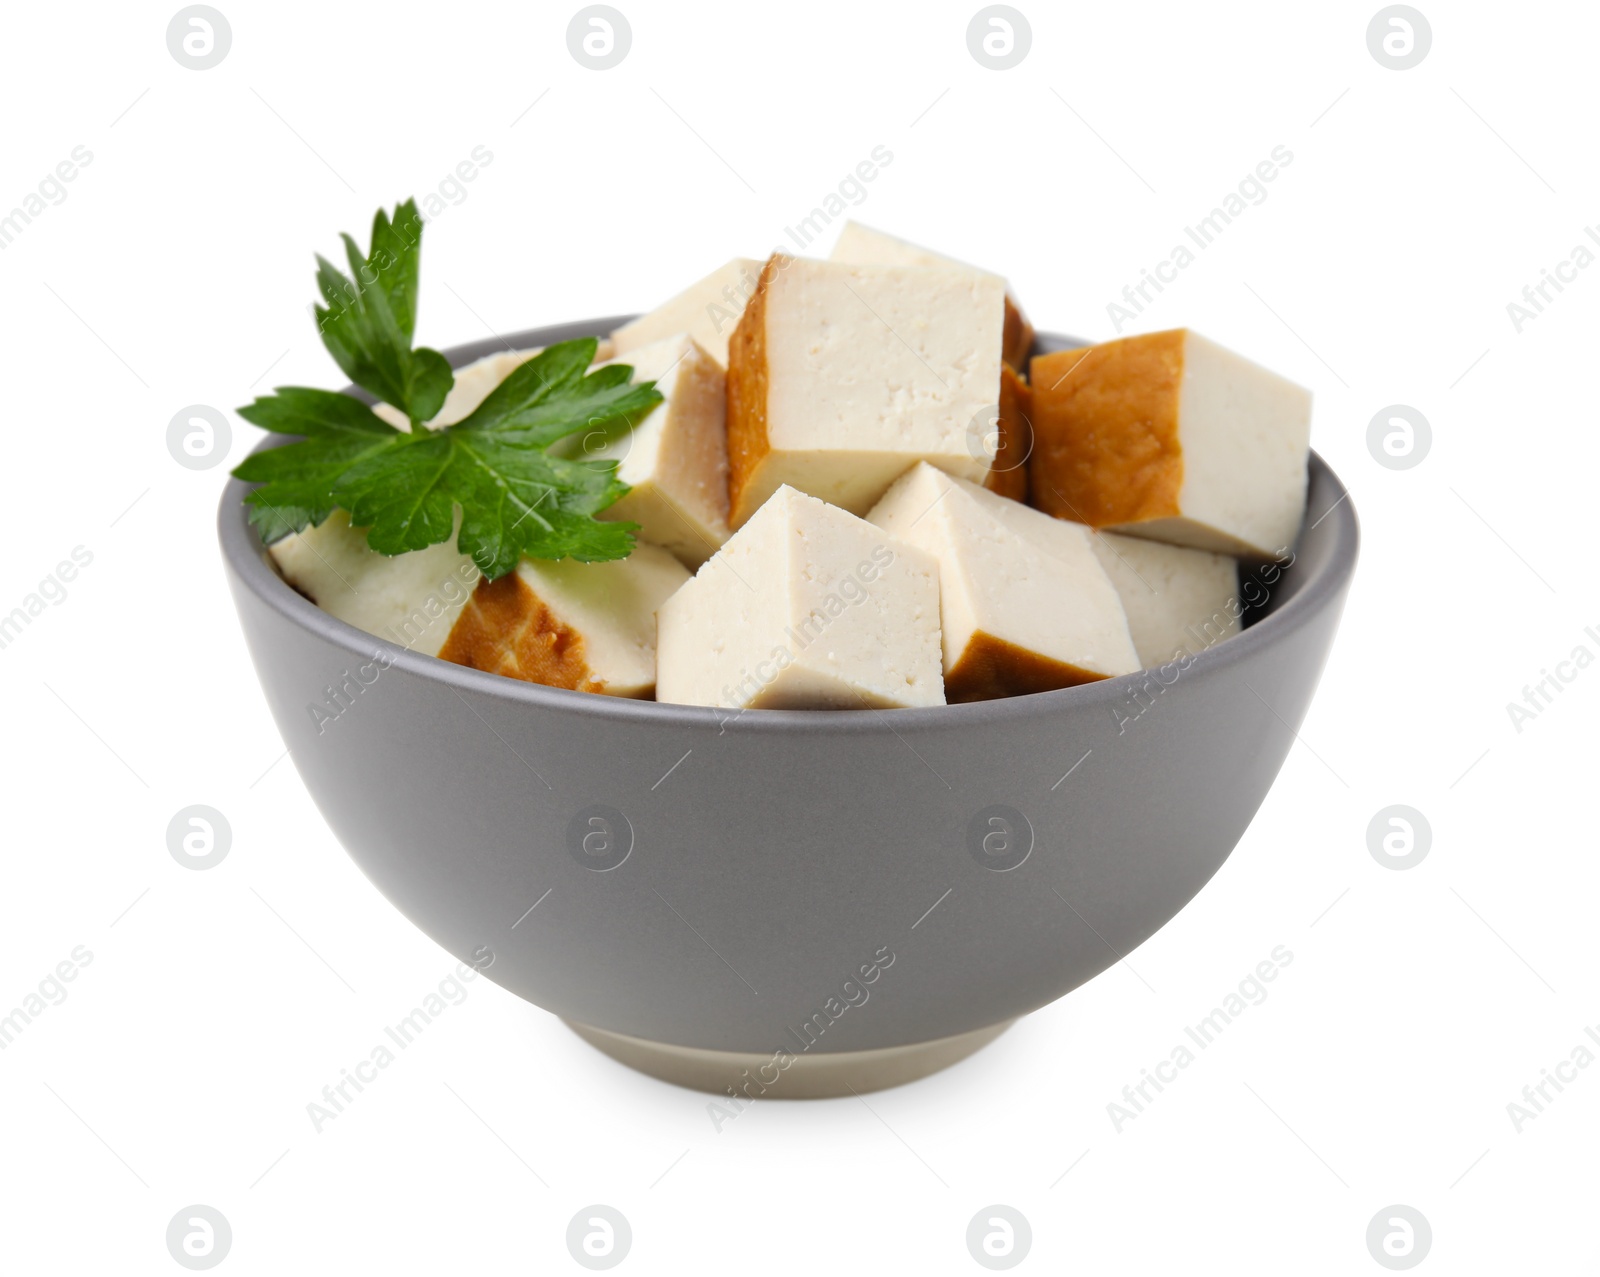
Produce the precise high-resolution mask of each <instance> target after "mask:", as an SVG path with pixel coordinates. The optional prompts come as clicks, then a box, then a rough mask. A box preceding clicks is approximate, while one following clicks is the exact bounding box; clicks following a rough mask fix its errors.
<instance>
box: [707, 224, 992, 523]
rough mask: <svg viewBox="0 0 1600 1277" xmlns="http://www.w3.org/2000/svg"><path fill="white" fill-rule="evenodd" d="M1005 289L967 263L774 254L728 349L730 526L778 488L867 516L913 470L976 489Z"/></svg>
mask: <svg viewBox="0 0 1600 1277" xmlns="http://www.w3.org/2000/svg"><path fill="white" fill-rule="evenodd" d="M1004 307H1005V290H1004V287H1003V285H1002V282H1001V281H1000V280H999V278H998V277H995V276H988V275H983V274H981V273H979V272H975V271H973V270H971V269H969V268H966V267H912V266H847V265H842V264H840V263H837V262H814V261H806V260H804V259H801V258H788V257H784V256H783V255H782V254H776V255H774V256H773V257H772V258H771V259H770V260H769V261H768V262H767V265H766V267H765V268H764V269H763V270H762V273H761V282H760V285H759V287H758V288H757V290H756V295H755V296H754V297H753V298H752V299H751V301H750V304H749V306H747V307H746V308H745V313H744V318H743V319H741V320H740V321H739V327H738V329H737V330H736V331H735V333H734V338H733V342H732V343H731V345H730V346H729V348H728V349H729V356H728V358H729V363H728V474H729V478H728V494H729V506H730V514H729V523H730V524H731V525H732V526H733V527H734V528H738V527H739V526H740V525H741V524H743V523H744V521H745V520H746V519H748V518H750V516H751V515H752V514H754V513H755V512H756V510H757V509H758V508H760V506H761V503H762V502H763V501H765V500H766V499H767V498H768V497H769V496H770V495H771V494H772V493H774V492H775V491H777V490H778V488H779V487H781V486H782V485H784V484H789V485H790V486H791V487H795V488H798V489H800V491H802V492H806V493H809V494H811V495H812V496H815V497H820V498H821V499H822V500H824V501H827V502H829V503H830V504H832V505H836V506H839V507H840V508H841V509H844V510H848V511H850V512H851V513H852V514H865V513H866V512H867V511H868V510H869V509H871V508H872V505H873V503H874V502H876V501H877V499H878V498H879V497H881V496H882V495H883V494H884V492H885V491H886V490H887V489H888V487H889V485H890V484H891V483H893V482H894V481H895V480H896V479H897V478H899V477H900V475H902V474H903V473H904V472H905V471H906V470H907V469H909V468H910V467H911V466H913V465H915V464H916V463H917V462H918V461H931V462H933V463H934V464H935V465H937V466H939V467H940V468H941V469H944V470H947V471H949V472H950V473H952V474H955V475H958V476H959V477H961V478H965V479H972V480H974V481H975V482H982V481H983V479H984V477H985V476H986V475H987V474H988V472H989V457H988V455H987V454H985V452H984V451H983V447H982V440H983V431H984V429H986V428H987V427H986V425H985V426H982V427H981V428H978V429H975V428H974V426H975V423H979V422H986V421H987V418H988V417H989V416H990V414H991V413H992V409H993V406H994V404H995V401H996V397H997V396H998V394H999V391H1000V368H1001V358H1000V335H1001V324H1002V314H1003V311H1004Z"/></svg>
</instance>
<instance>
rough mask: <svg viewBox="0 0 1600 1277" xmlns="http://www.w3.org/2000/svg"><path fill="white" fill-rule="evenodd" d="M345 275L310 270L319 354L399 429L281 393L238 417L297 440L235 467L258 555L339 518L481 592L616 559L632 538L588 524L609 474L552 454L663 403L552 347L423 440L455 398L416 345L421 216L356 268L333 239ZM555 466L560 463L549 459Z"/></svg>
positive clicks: (609, 489) (406, 221)
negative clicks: (487, 586) (477, 575)
mask: <svg viewBox="0 0 1600 1277" xmlns="http://www.w3.org/2000/svg"><path fill="white" fill-rule="evenodd" d="M344 244H345V251H346V256H347V257H348V259H349V263H350V271H351V273H350V274H349V275H346V274H344V273H343V272H342V271H340V270H339V269H338V268H337V267H335V266H333V265H332V264H331V263H329V262H328V261H326V260H324V259H323V258H321V257H318V258H317V288H318V291H319V292H321V294H322V297H323V300H324V301H325V302H326V303H327V304H326V306H319V307H318V308H317V311H316V314H317V326H318V329H319V331H320V332H321V334H322V342H323V345H325V346H326V347H327V348H328V351H329V353H330V354H332V355H333V357H334V359H335V361H337V363H338V364H339V367H340V368H342V369H343V370H344V372H345V375H346V376H348V377H349V378H350V380H351V381H353V382H354V383H355V384H356V385H357V386H359V387H361V388H362V389H363V390H365V391H367V392H368V393H369V394H371V395H373V396H374V397H375V398H377V399H380V400H382V401H384V402H385V403H388V404H391V405H393V406H394V407H395V408H397V409H399V410H400V411H401V412H402V413H404V414H405V416H406V417H407V418H408V420H409V421H410V423H411V427H412V428H411V429H410V430H396V429H395V428H394V427H393V426H391V425H390V424H389V423H388V422H386V421H385V420H383V418H381V417H379V416H378V415H377V414H376V413H375V412H373V411H372V409H371V408H369V407H368V406H367V405H366V404H365V403H363V402H361V401H360V400H359V399H356V398H354V397H353V396H351V395H346V394H343V393H340V392H337V391H331V390H314V389H310V388H307V387H304V386H283V387H279V388H278V389H277V390H276V391H275V392H274V393H273V394H271V395H266V396H263V397H262V398H259V399H257V400H256V401H255V402H254V403H252V404H248V405H247V406H245V407H243V408H240V409H239V415H240V416H241V417H243V418H244V419H245V420H246V421H249V422H251V423H252V424H254V425H257V426H260V427H261V428H262V429H263V430H270V431H273V432H274V433H277V434H284V435H298V436H300V441H299V442H296V443H290V444H285V445H283V446H281V447H277V448H272V449H269V450H267V451H265V452H259V453H256V454H255V455H253V456H251V457H248V458H246V459H245V461H244V462H243V464H241V465H240V466H239V467H238V468H237V469H235V470H234V472H233V473H234V474H235V475H236V476H237V477H238V478H240V479H244V480H247V481H249V482H252V483H258V484H260V485H261V486H260V487H258V488H256V489H254V490H253V491H252V492H251V493H250V494H249V495H248V496H247V497H246V498H245V500H246V502H248V503H249V505H250V507H251V510H250V518H251V521H252V522H253V523H254V524H255V525H256V527H257V528H258V529H259V530H260V532H261V536H262V539H263V540H264V541H266V542H268V543H269V544H270V543H271V542H273V541H276V540H278V539H280V538H281V537H284V536H287V535H288V534H289V533H291V532H297V531H300V530H302V529H304V528H306V527H307V526H311V525H315V524H320V523H322V522H323V520H325V519H326V518H327V517H328V516H329V515H330V514H332V513H333V511H334V510H336V509H342V510H346V511H348V512H349V515H350V520H351V522H352V523H353V524H355V525H356V526H357V527H364V528H366V529H367V544H368V545H370V546H371V547H372V548H373V549H374V550H376V551H378V552H379V553H381V554H390V555H393V554H403V553H405V552H406V551H408V550H421V549H425V548H426V547H428V546H430V545H436V544H438V543H439V542H442V541H447V540H449V539H450V536H451V534H452V532H454V530H455V526H456V511H457V510H458V509H459V511H460V516H461V527H460V532H459V534H457V536H456V546H457V548H458V549H459V550H460V551H461V552H462V553H463V554H467V555H470V556H471V557H472V559H473V561H474V562H475V563H476V564H477V565H478V567H479V569H480V570H481V571H482V572H483V574H484V575H485V576H486V577H487V578H488V579H490V580H494V579H495V578H496V577H500V576H504V575H505V574H506V573H507V572H509V571H511V570H512V569H513V568H514V567H516V565H517V560H518V559H519V558H520V557H521V556H523V555H528V556H530V557H532V558H538V559H562V558H569V557H570V558H574V559H579V560H582V561H585V562H600V561H603V560H607V559H620V558H626V557H627V555H628V554H629V553H630V552H631V551H632V549H633V536H632V533H633V532H634V531H635V530H636V529H637V526H638V525H637V524H632V523H620V522H612V521H601V520H597V519H596V518H595V517H594V516H595V515H596V514H598V513H599V512H600V511H602V510H604V509H605V508H606V507H607V506H609V505H611V504H612V503H613V502H615V501H616V500H618V499H619V498H620V497H622V496H623V495H625V494H626V493H627V491H628V485H627V484H625V483H623V482H622V481H621V480H620V479H618V478H617V477H616V467H617V463H616V462H615V461H600V460H593V459H587V458H581V457H578V458H575V457H570V456H561V455H552V451H551V445H552V444H555V443H557V442H558V441H559V440H561V439H564V438H566V437H567V436H568V435H572V434H575V433H577V432H578V431H604V430H606V429H607V428H609V427H612V426H615V425H617V424H619V423H623V422H628V421H635V420H637V419H638V418H639V417H640V416H642V415H643V414H644V413H646V412H648V411H649V410H650V409H651V408H652V407H654V406H655V405H656V404H658V403H660V402H661V394H660V392H659V391H657V390H656V389H655V385H654V383H653V382H641V383H639V384H637V385H635V384H633V383H632V380H631V379H632V377H633V369H632V368H630V367H628V366H627V365H626V364H611V365H608V366H606V367H604V368H597V369H595V370H594V371H592V372H591V371H589V366H590V364H591V363H592V362H593V360H594V356H595V350H596V347H597V343H596V341H595V339H594V338H592V337H585V338H581V339H579V340H577V341H567V342H562V343H560V344H559V345H555V346H551V347H549V348H548V349H546V350H545V351H543V352H542V353H541V354H539V355H536V356H535V357H534V358H532V359H530V360H528V361H527V362H526V363H523V364H521V365H519V366H518V367H517V368H516V369H515V371H513V372H512V373H511V375H510V376H508V377H507V378H506V379H505V380H504V381H503V382H501V383H500V385H499V386H497V387H496V388H495V389H494V390H493V391H491V392H490V394H489V396H488V398H486V399H485V400H484V401H483V403H482V404H480V405H479V406H478V408H477V409H476V410H475V411H474V412H473V413H472V414H471V415H470V416H468V417H466V418H465V419H464V420H462V421H460V422H458V423H456V424H455V425H453V426H447V427H445V428H444V429H441V430H429V429H426V428H425V427H424V426H423V424H422V423H424V422H426V421H428V420H429V419H430V418H432V417H433V416H434V415H435V414H436V413H437V412H438V411H439V408H440V406H441V405H442V404H443V403H444V399H445V396H446V395H447V394H448V393H449V391H450V387H451V386H452V385H453V384H454V375H453V374H452V373H451V371H450V365H449V364H448V363H447V362H446V360H445V358H444V356H443V355H441V354H440V353H439V352H438V351H436V350H430V349H428V348H427V347H417V348H413V347H412V339H413V334H414V332H415V328H416V313H417V278H418V263H419V261H420V256H421V245H422V218H421V216H420V215H419V214H418V213H417V207H416V204H415V202H414V201H411V200H407V201H406V202H405V203H404V204H401V205H399V206H398V207H397V208H396V209H395V211H394V216H393V218H392V219H391V218H390V217H388V216H387V215H386V214H385V213H383V212H382V211H381V210H380V211H379V213H378V214H377V216H376V217H375V218H374V219H373V222H372V244H371V248H370V250H369V252H368V254H367V256H366V257H365V258H363V257H362V256H361V252H360V250H359V249H358V248H357V247H356V245H355V242H354V241H353V240H352V239H351V238H350V237H349V236H348V235H346V236H344ZM557 452H559V450H557Z"/></svg>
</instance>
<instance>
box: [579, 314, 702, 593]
mask: <svg viewBox="0 0 1600 1277" xmlns="http://www.w3.org/2000/svg"><path fill="white" fill-rule="evenodd" d="M618 362H621V363H627V364H631V365H632V366H633V379H634V380H635V381H654V382H655V383H656V389H657V390H659V391H660V392H661V394H662V396H663V400H664V402H662V403H659V404H657V405H656V406H655V408H654V409H652V410H651V412H650V414H649V415H648V416H647V417H645V418H644V419H643V420H642V421H639V422H636V423H635V424H634V426H633V428H632V429H631V430H623V431H620V432H613V433H612V434H609V435H601V436H599V437H598V438H597V439H596V440H595V441H594V446H590V445H589V441H587V440H582V439H580V440H579V443H578V446H579V447H580V448H581V451H582V455H584V456H586V457H593V458H596V459H599V460H609V459H612V458H615V459H617V460H618V466H617V477H618V478H619V479H621V480H622V481H623V482H624V483H626V484H628V485H629V486H630V487H631V488H632V491H630V492H629V493H628V495H627V496H625V497H623V498H622V500H620V501H618V502H617V503H616V504H615V505H612V506H608V507H607V508H606V509H605V510H603V511H602V512H601V513H600V515H599V517H600V518H602V519H624V520H630V521H632V522H634V523H637V524H638V525H639V535H640V537H642V538H643V539H644V540H646V541H649V542H650V543H652V544H653V545H659V546H661V547H662V549H665V550H670V551H671V552H672V553H673V554H675V555H677V557H678V560H679V562H681V563H683V564H684V565H685V566H686V567H688V568H691V569H693V568H697V567H699V566H700V565H701V564H702V563H704V562H705V561H706V560H707V559H708V558H710V557H711V556H712V555H713V554H715V553H716V551H717V547H718V546H720V545H721V544H722V543H723V542H724V541H726V540H727V539H728V435H727V428H726V424H725V415H724V414H725V404H724V400H723V391H724V386H723V382H724V375H723V371H722V365H721V364H719V363H718V362H717V361H716V360H715V359H713V358H712V357H711V356H710V355H709V354H707V353H706V352H705V351H704V350H702V349H701V347H700V345H699V343H697V342H696V341H695V340H694V339H693V338H692V337H687V336H684V335H682V334H679V335H678V336H676V337H669V338H667V339H666V340H665V341H658V342H656V343H654V344H653V345H650V346H641V347H639V348H638V349H637V350H632V351H629V352H628V353H627V355H625V356H624V357H623V358H622V359H621V360H619V361H618Z"/></svg>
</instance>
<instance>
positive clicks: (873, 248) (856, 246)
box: [828, 222, 1033, 369]
mask: <svg viewBox="0 0 1600 1277" xmlns="http://www.w3.org/2000/svg"><path fill="white" fill-rule="evenodd" d="M828 260H829V261H832V262H847V263H849V264H850V265H852V266H959V267H963V268H965V269H967V270H973V271H976V270H978V267H976V266H968V265H967V264H966V263H965V262H958V261H957V260H956V259H955V258H953V257H946V256H944V254H942V253H935V252H934V251H933V250H932V249H927V248H920V247H918V246H917V245H916V244H911V243H907V242H906V241H905V240H903V239H899V238H897V237H896V236H894V235H886V234H884V233H883V232H882V231H875V230H873V229H872V228H871V227H870V226H863V225H861V223H860V222H846V223H845V224H844V229H843V230H842V231H840V232H839V238H838V239H837V240H835V241H834V245H833V252H831V253H829V254H828ZM979 273H980V274H984V275H990V274H992V272H989V271H979ZM993 277H994V278H996V279H1000V277H999V276H998V275H995V276H993ZM1000 283H1001V286H1002V287H1004V288H1006V313H1005V340H1004V345H1003V350H1002V353H1003V355H1004V357H1005V361H1006V363H1008V364H1010V365H1011V367H1013V368H1017V369H1021V368H1023V367H1024V366H1025V365H1026V364H1027V362H1028V352H1029V351H1030V350H1031V349H1032V348H1033V325H1032V324H1030V323H1029V322H1028V320H1027V317H1026V316H1025V315H1024V314H1023V313H1022V307H1021V306H1019V305H1018V304H1017V301H1016V298H1014V297H1013V296H1012V295H1011V290H1010V288H1009V287H1008V286H1007V285H1006V282H1005V280H1003V279H1001V280H1000Z"/></svg>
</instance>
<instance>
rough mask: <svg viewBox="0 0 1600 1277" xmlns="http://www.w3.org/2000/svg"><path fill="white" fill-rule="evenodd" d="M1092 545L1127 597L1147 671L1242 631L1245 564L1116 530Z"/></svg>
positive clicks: (1133, 630)
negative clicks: (1241, 576) (1241, 570)
mask: <svg viewBox="0 0 1600 1277" xmlns="http://www.w3.org/2000/svg"><path fill="white" fill-rule="evenodd" d="M1063 526H1071V525H1063ZM1090 544H1091V545H1092V546H1093V547H1094V552H1095V556H1096V557H1097V558H1098V559H1099V560H1100V566H1101V567H1103V568H1104V569H1105V570H1106V575H1107V576H1108V577H1110V578H1111V583H1112V584H1113V585H1114V586H1116V587H1117V593H1118V595H1120V596H1121V598H1122V610H1123V611H1124V612H1126V613H1127V614H1128V631H1129V633H1131V634H1132V635H1133V645H1134V647H1135V648H1137V649H1138V651H1139V664H1140V665H1142V666H1143V667H1144V668H1145V669H1150V668H1151V667H1153V666H1156V665H1164V664H1166V663H1167V662H1168V661H1171V660H1173V659H1175V658H1176V657H1179V656H1183V655H1189V656H1198V655H1199V654H1200V653H1201V652H1203V651H1205V649H1206V648H1208V647H1211V646H1212V645H1213V644H1215V643H1218V642H1220V641H1221V640H1223V639H1225V638H1227V637H1228V636H1229V635H1231V634H1237V633H1238V632H1239V628H1240V626H1239V620H1240V617H1241V615H1242V614H1243V606H1242V604H1241V602H1240V599H1239V565H1238V563H1237V562H1235V561H1234V560H1233V559H1230V558H1229V557H1228V556H1227V555H1224V554H1210V553H1208V552H1206V551H1205V550H1190V549H1186V548H1184V547H1183V546H1177V545H1162V544H1161V543H1160V542H1159V541H1147V540H1145V539H1144V538H1142V537H1129V536H1120V535H1118V534H1117V533H1115V532H1098V533H1095V534H1094V535H1093V536H1092V537H1091V538H1090Z"/></svg>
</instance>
